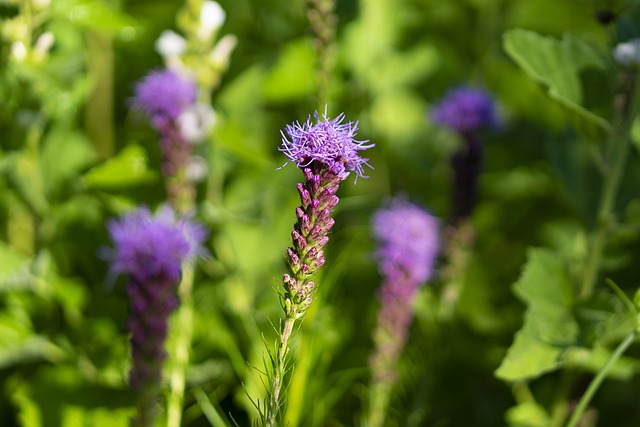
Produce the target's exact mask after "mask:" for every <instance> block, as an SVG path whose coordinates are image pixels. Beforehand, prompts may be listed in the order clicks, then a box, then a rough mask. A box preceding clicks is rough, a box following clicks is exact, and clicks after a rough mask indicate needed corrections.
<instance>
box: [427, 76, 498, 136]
mask: <svg viewBox="0 0 640 427" xmlns="http://www.w3.org/2000/svg"><path fill="white" fill-rule="evenodd" d="M430 116H431V120H433V121H434V122H435V123H438V124H440V125H443V126H446V127H448V128H450V129H452V130H455V131H457V132H460V133H470V132H477V131H479V130H480V129H483V128H496V127H498V125H499V121H498V117H497V114H496V109H495V104H494V101H493V99H492V98H491V96H490V95H489V94H488V93H487V92H485V91H484V90H481V89H475V88H471V87H468V86H461V87H459V88H456V89H454V90H451V91H449V92H448V93H447V95H446V96H445V97H444V98H443V99H442V100H441V101H440V102H438V103H436V104H435V105H434V106H433V108H432V110H431V114H430Z"/></svg>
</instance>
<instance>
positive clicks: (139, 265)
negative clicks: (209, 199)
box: [108, 207, 207, 280]
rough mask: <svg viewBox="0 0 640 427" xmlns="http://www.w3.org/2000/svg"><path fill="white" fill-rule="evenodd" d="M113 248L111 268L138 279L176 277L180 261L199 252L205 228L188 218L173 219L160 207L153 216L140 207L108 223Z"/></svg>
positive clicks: (201, 251) (173, 215)
mask: <svg viewBox="0 0 640 427" xmlns="http://www.w3.org/2000/svg"><path fill="white" fill-rule="evenodd" d="M108 229H109V233H110V235H111V238H112V239H113V242H114V245H115V250H114V251H113V253H112V260H111V261H112V267H111V268H112V270H113V271H114V272H115V273H125V274H130V275H131V276H132V277H134V278H136V279H138V280H148V279H151V278H157V277H170V278H174V279H175V278H178V277H179V276H180V272H181V264H182V262H183V261H187V260H190V259H193V258H194V257H196V256H199V255H203V254H204V253H205V251H204V249H203V248H202V247H201V244H202V242H203V241H204V239H205V237H206V234H207V233H206V231H205V229H204V228H203V227H202V226H200V225H198V224H195V223H193V222H191V221H190V220H189V219H188V218H176V216H175V214H174V212H173V210H172V209H171V208H169V207H163V208H162V209H161V210H160V211H159V212H158V213H157V214H156V215H155V216H153V215H151V212H150V211H149V209H147V208H145V207H142V208H139V209H137V210H135V211H133V212H131V213H128V214H126V215H124V216H123V217H122V218H120V219H119V220H116V221H111V222H110V223H109V225H108Z"/></svg>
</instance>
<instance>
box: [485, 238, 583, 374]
mask: <svg viewBox="0 0 640 427" xmlns="http://www.w3.org/2000/svg"><path fill="white" fill-rule="evenodd" d="M528 255H529V256H528V261H527V264H526V266H525V268H524V271H523V273H522V276H520V279H518V281H517V282H516V283H515V284H514V292H515V293H516V295H518V297H519V298H520V299H521V300H522V301H523V302H524V303H526V304H527V311H526V313H525V318H524V324H523V326H522V329H520V331H518V332H517V334H516V337H515V340H514V342H513V344H512V345H511V347H510V348H509V350H508V351H507V354H506V356H505V358H504V359H503V360H502V363H501V364H500V367H498V369H497V370H496V372H495V374H496V376H497V377H498V378H500V379H503V380H506V381H519V380H526V379H530V378H535V377H538V376H540V375H541V374H543V373H545V372H549V371H552V370H554V369H557V368H558V367H560V366H561V365H562V364H563V362H564V354H565V351H566V349H567V348H568V347H570V346H571V345H573V344H575V340H576V338H577V334H578V325H577V322H576V321H575V319H574V318H573V315H572V313H571V307H572V303H573V302H572V283H571V281H570V280H569V277H568V275H567V272H566V271H565V265H564V263H563V260H562V258H561V257H560V256H559V255H558V254H557V253H555V252H553V251H551V250H547V249H540V248H535V249H530V250H529V254H528Z"/></svg>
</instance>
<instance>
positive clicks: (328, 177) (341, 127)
mask: <svg viewBox="0 0 640 427" xmlns="http://www.w3.org/2000/svg"><path fill="white" fill-rule="evenodd" d="M314 116H315V118H316V122H317V123H315V124H313V123H312V122H311V116H309V118H308V119H307V121H306V122H305V123H304V124H303V125H301V124H300V123H298V122H295V123H293V124H292V125H287V127H286V129H285V130H286V133H287V134H288V138H287V136H285V134H284V132H281V133H282V145H281V146H280V148H279V150H280V151H281V152H283V153H284V154H285V155H286V156H287V158H288V159H289V161H291V162H294V163H296V165H297V166H298V167H299V168H301V169H302V172H303V175H304V178H305V180H304V183H299V184H298V186H297V188H298V192H299V193H300V200H301V202H302V205H301V206H299V207H298V208H296V218H297V222H296V224H295V226H294V231H293V233H292V235H291V238H292V242H293V247H291V248H289V249H288V261H289V270H290V273H291V274H292V276H293V277H294V278H295V279H296V280H293V281H292V280H288V277H289V275H286V277H285V280H284V281H283V282H284V286H285V292H286V293H285V299H290V300H291V301H292V303H293V304H294V305H299V306H298V308H297V310H298V312H299V313H302V312H304V311H305V310H306V308H307V306H308V304H309V303H310V302H311V298H309V297H308V295H307V294H308V293H309V292H308V291H307V287H308V284H309V283H310V282H309V277H310V276H311V275H313V274H314V273H315V272H316V270H317V269H318V268H320V267H321V266H322V265H323V264H324V262H325V259H324V251H323V250H322V249H323V248H324V246H325V245H326V244H327V243H328V241H329V237H328V234H329V231H330V230H331V227H332V226H333V223H334V220H333V218H331V211H332V210H333V208H334V207H335V206H336V205H337V203H338V197H337V196H336V195H335V194H336V193H337V191H338V186H339V184H340V182H341V181H342V180H344V179H345V178H346V177H347V176H349V173H350V172H351V171H355V172H356V177H358V176H360V177H364V175H363V173H364V168H363V165H367V166H369V167H371V166H370V165H369V164H368V163H367V160H368V159H366V158H362V157H360V156H359V155H358V152H359V151H361V150H365V149H367V148H370V147H373V144H369V145H365V143H366V142H368V141H357V140H355V134H356V131H357V130H358V123H357V122H348V123H344V124H343V123H342V121H343V120H344V114H340V115H338V117H336V118H335V119H329V118H328V117H327V115H326V113H325V114H324V115H323V116H322V119H321V118H320V116H319V114H318V112H315V114H314ZM311 289H313V286H311Z"/></svg>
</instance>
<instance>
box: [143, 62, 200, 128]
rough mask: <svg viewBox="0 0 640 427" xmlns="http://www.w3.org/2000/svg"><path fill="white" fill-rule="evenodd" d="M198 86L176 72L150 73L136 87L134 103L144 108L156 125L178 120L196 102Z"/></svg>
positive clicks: (159, 71) (161, 71)
mask: <svg viewBox="0 0 640 427" xmlns="http://www.w3.org/2000/svg"><path fill="white" fill-rule="evenodd" d="M197 93H198V92H197V87H196V84H195V83H194V82H193V81H190V80H188V79H186V78H185V77H183V76H181V75H180V74H178V73H176V72H175V71H171V70H167V69H161V70H156V71H153V72H151V73H149V74H148V75H147V76H145V77H144V78H143V79H142V80H141V81H140V82H139V83H138V84H137V85H136V87H135V98H134V99H133V105H134V106H135V107H136V108H138V109H140V110H141V111H143V112H144V113H145V114H146V115H147V116H148V117H149V118H150V119H151V122H152V123H153V124H154V126H156V127H158V126H160V125H161V124H162V123H163V122H165V121H167V120H168V121H174V120H177V119H178V117H179V116H180V114H182V113H183V112H184V111H185V110H186V109H187V108H188V107H190V106H191V105H193V104H194V103H195V101H196V96H197Z"/></svg>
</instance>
